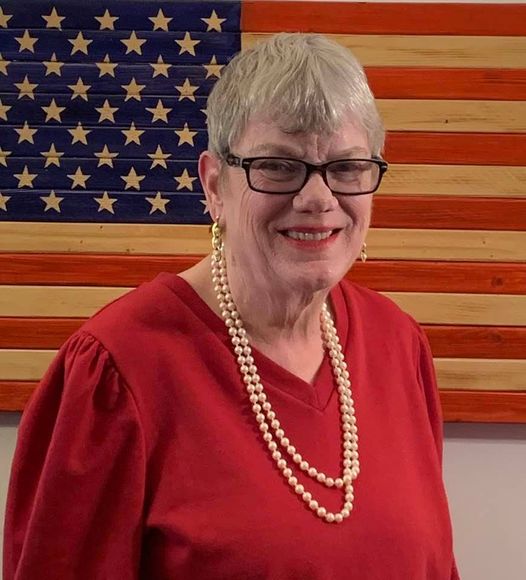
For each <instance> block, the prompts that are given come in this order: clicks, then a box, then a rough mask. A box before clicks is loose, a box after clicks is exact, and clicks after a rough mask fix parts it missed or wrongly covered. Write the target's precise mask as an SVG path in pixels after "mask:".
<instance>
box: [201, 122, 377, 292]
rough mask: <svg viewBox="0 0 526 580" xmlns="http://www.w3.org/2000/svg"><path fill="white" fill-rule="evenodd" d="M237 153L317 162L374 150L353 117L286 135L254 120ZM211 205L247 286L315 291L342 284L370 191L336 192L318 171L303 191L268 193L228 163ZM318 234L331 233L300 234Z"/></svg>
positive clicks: (360, 238) (365, 223)
mask: <svg viewBox="0 0 526 580" xmlns="http://www.w3.org/2000/svg"><path fill="white" fill-rule="evenodd" d="M231 153H232V154H233V155H236V156H238V157H241V158H243V157H256V156H278V157H291V158H295V159H301V160H304V161H307V162H310V163H316V164H317V163H325V162H327V161H333V160H337V159H345V158H350V157H370V154H371V152H370V148H369V145H368V142H367V137H366V134H365V131H364V129H363V128H362V127H361V126H360V125H359V124H358V123H356V122H355V121H353V120H352V119H351V118H349V119H348V120H347V121H346V122H345V123H343V124H342V125H341V127H340V130H339V131H337V132H335V133H333V134H330V135H314V134H287V133H284V132H283V131H281V130H280V129H279V128H278V127H277V126H276V125H275V124H273V123H270V122H265V121H256V120H253V121H251V122H249V123H248V125H247V127H246V130H245V132H244V135H243V137H242V138H241V139H240V140H239V142H238V143H237V146H236V147H235V148H234V150H233V151H232V152H231ZM209 204H210V206H211V213H212V215H213V216H214V217H216V216H219V222H220V224H221V226H222V228H223V230H224V232H225V233H224V235H225V242H226V248H227V252H228V255H229V258H230V261H231V264H232V265H233V266H234V271H236V270H237V271H239V272H243V274H240V275H242V276H243V277H244V278H245V280H244V283H245V284H246V283H250V282H252V283H255V284H257V285H258V286H261V285H264V286H266V287H267V288H269V289H271V290H274V289H275V290H279V289H280V288H281V289H284V290H286V291H291V290H296V291H300V292H301V291H303V292H305V291H306V292H315V291H318V290H324V289H329V288H331V287H332V286H334V285H335V284H337V283H338V282H339V281H340V280H341V279H342V278H343V276H344V275H345V274H346V272H347V271H348V270H349V268H350V267H351V265H352V263H353V262H354V260H355V259H356V258H357V256H358V255H359V253H360V250H361V247H362V244H363V242H364V239H365V236H366V233H367V229H368V227H369V222H370V216H371V204H372V194H366V195H360V196H344V195H335V194H333V193H332V192H331V191H330V189H328V187H327V186H326V185H325V183H324V181H323V179H322V176H321V175H320V174H319V173H313V174H311V176H310V178H309V180H308V182H307V183H306V185H305V186H304V187H303V189H302V190H301V191H300V192H298V193H295V194H280V195H272V194H265V193H260V192H257V191H253V190H252V189H250V187H249V185H248V183H247V179H246V175H245V171H244V170H243V169H241V168H238V167H227V168H226V169H225V170H224V175H223V178H222V179H221V180H220V181H219V185H218V188H217V196H212V199H210V196H209ZM313 233H317V234H322V237H325V236H327V235H328V234H330V235H329V237H328V238H326V239H322V240H312V239H310V240H309V239H298V238H303V237H304V236H302V235H301V234H313ZM308 237H311V236H308ZM317 237H320V236H317Z"/></svg>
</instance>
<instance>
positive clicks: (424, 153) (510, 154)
mask: <svg viewBox="0 0 526 580" xmlns="http://www.w3.org/2000/svg"><path fill="white" fill-rule="evenodd" d="M525 72H526V71H525ZM524 91H525V96H526V84H525V88H524ZM384 157H385V159H387V160H388V161H389V163H430V164H439V165H440V164H442V163H447V164H454V165H511V166H513V165H526V134H513V133H493V134H492V135H491V137H488V135H487V134H486V133H444V132H441V133H437V132H418V131H414V132H411V131H390V132H389V133H388V134H387V139H386V147H385V153H384Z"/></svg>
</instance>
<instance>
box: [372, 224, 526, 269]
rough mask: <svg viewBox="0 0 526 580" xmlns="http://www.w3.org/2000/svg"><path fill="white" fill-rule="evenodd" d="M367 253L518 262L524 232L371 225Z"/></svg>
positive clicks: (525, 244)
mask: <svg viewBox="0 0 526 580" xmlns="http://www.w3.org/2000/svg"><path fill="white" fill-rule="evenodd" d="M367 253H368V254H369V256H370V257H371V258H374V259H390V260H393V259H394V260H450V261H451V260H455V261H481V262H490V261H491V262H520V261H525V260H526V232H492V231H480V230H467V231H461V230H408V229H395V228H391V229H388V228H385V229H374V228H373V229H371V230H369V234H368V236H367Z"/></svg>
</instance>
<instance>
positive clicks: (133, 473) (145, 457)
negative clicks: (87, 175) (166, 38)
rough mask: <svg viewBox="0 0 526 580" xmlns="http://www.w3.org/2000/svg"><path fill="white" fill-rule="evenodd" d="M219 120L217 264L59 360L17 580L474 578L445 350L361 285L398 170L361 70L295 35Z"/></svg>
mask: <svg viewBox="0 0 526 580" xmlns="http://www.w3.org/2000/svg"><path fill="white" fill-rule="evenodd" d="M208 124H209V125H208V126H209V138H210V142H209V150H208V151H205V152H204V153H203V154H202V155H201V158H200V161H199V174H200V178H201V182H202V184H203V188H204V191H205V193H206V197H207V201H208V207H209V208H210V212H211V215H212V216H213V218H214V225H213V228H212V238H213V240H212V247H213V249H212V253H211V255H210V256H208V257H207V258H205V259H204V260H203V261H201V262H200V263H199V264H197V265H196V266H195V267H193V268H191V269H189V270H187V271H186V272H183V273H182V274H180V275H175V274H172V273H164V274H160V275H159V276H158V277H157V278H156V279H155V280H153V281H152V282H149V283H147V284H143V285H142V286H140V287H139V288H138V289H136V290H134V291H133V292H130V293H129V294H127V295H126V296H124V297H123V298H121V299H119V300H117V301H115V302H114V303H112V304H111V305H109V306H107V307H106V308H104V309H103V310H102V311H100V312H99V313H98V314H97V315H95V316H94V317H93V318H92V319H91V320H90V321H89V322H88V323H87V324H85V325H84V327H83V328H82V329H81V330H80V331H79V332H77V333H76V334H75V335H74V336H73V337H71V338H70V339H69V340H68V342H67V343H66V344H65V345H64V347H63V348H62V349H61V351H60V354H59V355H58V357H57V358H56V360H55V362H54V363H53V365H52V366H51V368H50V370H49V371H48V373H47V374H46V376H45V378H44V380H43V382H42V385H41V386H40V388H39V390H38V391H37V393H36V395H35V396H34V398H33V399H32V401H31V403H30V405H29V408H28V409H27V412H26V413H25V414H24V418H23V421H22V425H21V429H20V435H19V443H18V448H17V451H16V455H15V460H14V466H13V475H12V480H11V487H10V494H9V501H8V511H7V522H6V547H5V575H4V580H13V579H17V580H34V579H35V578H39V579H40V580H42V579H43V578H46V579H47V578H53V579H54V580H65V579H71V580H83V579H86V580H87V579H89V580H95V579H100V580H113V579H115V580H127V579H136V578H144V579H149V580H150V579H151V580H154V579H155V580H160V579H170V580H176V579H185V580H188V579H189V580H199V579H205V578H206V579H207V580H216V579H217V580H219V579H221V580H223V579H224V580H227V579H228V580H234V579H236V580H241V579H262V580H263V579H272V580H292V579H298V580H299V579H301V580H349V579H350V580H373V579H378V580H451V579H453V578H458V575H457V572H456V570H455V565H454V558H453V554H452V541H451V527H450V519H449V514H448V507H447V500H446V495H445V492H444V487H443V483H442V477H441V453H442V441H441V416H440V410H439V402H438V396H437V389H436V383H435V378H434V372H433V366H432V358H431V354H430V350H429V346H428V344H427V341H426V338H425V336H424V334H423V332H422V330H421V329H420V328H419V327H418V325H417V324H416V323H415V321H414V320H413V319H411V318H410V317H409V316H408V315H407V314H405V313H403V312H402V311H400V310H399V308H398V307H397V306H395V305H394V304H393V303H392V302H391V301H390V300H388V299H387V298H385V297H383V296H381V295H379V294H377V293H375V292H372V291H370V290H367V289H365V288H361V287H359V286H357V285H355V284H352V283H350V282H348V281H345V280H343V278H344V276H345V274H346V272H347V271H348V270H349V268H351V266H352V264H353V262H354V261H355V260H356V259H357V258H358V256H360V254H361V256H362V259H365V258H366V254H365V236H366V234H367V229H368V226H369V223H370V218H371V207H372V200H373V192H374V191H375V190H376V189H377V188H378V186H379V184H380V181H381V178H382V175H383V173H384V172H385V170H386V169H387V164H386V163H385V162H384V161H383V160H382V159H381V158H380V156H379V155H380V152H381V150H382V145H383V137H384V132H383V128H382V124H381V121H380V118H379V116H378V112H377V109H376V107H375V104H374V100H373V97H372V94H371V92H370V90H369V88H368V85H367V82H366V79H365V76H364V73H363V70H362V68H361V67H360V65H359V64H358V63H357V61H356V60H355V59H354V57H353V56H352V55H351V54H350V52H349V51H347V50H346V49H344V48H342V47H340V46H339V45H337V44H334V43H332V42H330V41H329V40H327V39H326V38H324V37H322V36H317V35H278V36H275V37H273V38H271V39H270V40H268V41H267V42H264V43H261V44H259V45H258V46H256V47H255V48H254V49H252V50H249V51H247V52H244V53H242V54H240V55H238V56H237V57H236V58H234V59H233V61H232V62H231V63H230V64H229V66H228V67H227V68H226V70H225V73H224V75H223V76H222V78H221V79H220V80H219V81H218V82H217V84H216V85H215V87H214V89H213V91H212V94H211V95H210V98H209V101H208ZM358 433H359V435H360V438H358Z"/></svg>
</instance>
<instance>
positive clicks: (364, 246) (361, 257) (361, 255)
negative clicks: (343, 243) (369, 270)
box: [360, 242, 367, 262]
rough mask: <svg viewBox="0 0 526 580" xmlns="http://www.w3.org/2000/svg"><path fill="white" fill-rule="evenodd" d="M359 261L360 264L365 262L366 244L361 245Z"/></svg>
mask: <svg viewBox="0 0 526 580" xmlns="http://www.w3.org/2000/svg"><path fill="white" fill-rule="evenodd" d="M360 260H361V261H362V262H366V261H367V244H366V243H365V242H364V243H363V246H362V250H361V252H360Z"/></svg>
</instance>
